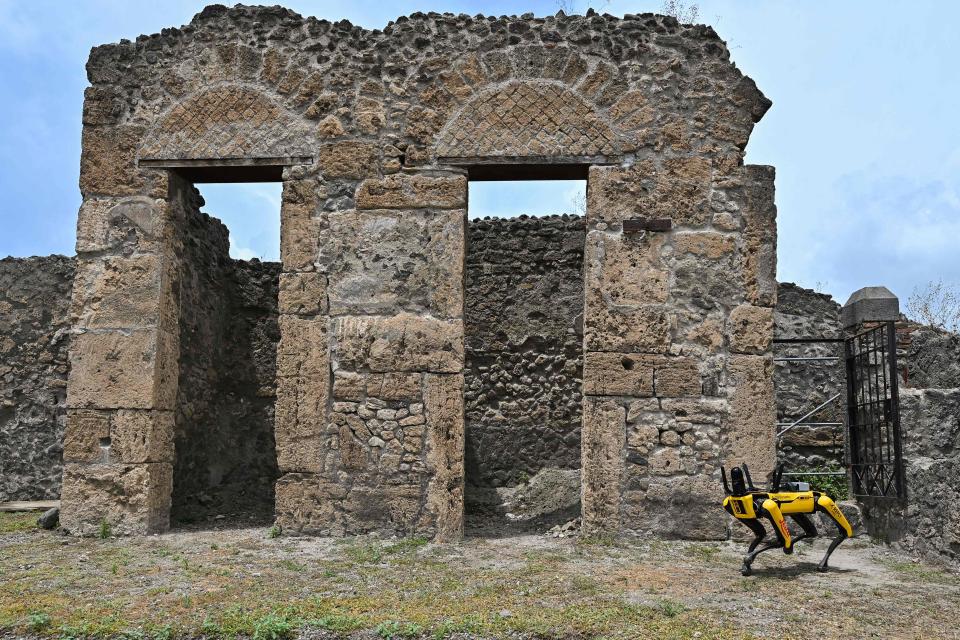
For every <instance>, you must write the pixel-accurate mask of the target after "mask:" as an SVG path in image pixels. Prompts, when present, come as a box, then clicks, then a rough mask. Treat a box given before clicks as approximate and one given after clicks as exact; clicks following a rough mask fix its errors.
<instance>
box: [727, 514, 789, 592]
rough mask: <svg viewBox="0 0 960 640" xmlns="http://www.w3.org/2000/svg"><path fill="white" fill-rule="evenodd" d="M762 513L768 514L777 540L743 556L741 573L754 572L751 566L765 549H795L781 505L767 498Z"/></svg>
mask: <svg viewBox="0 0 960 640" xmlns="http://www.w3.org/2000/svg"><path fill="white" fill-rule="evenodd" d="M760 514H762V515H764V516H766V517H767V518H768V519H769V520H770V524H772V525H773V532H774V533H775V534H777V540H776V542H771V543H770V544H768V545H765V546H763V547H760V548H759V549H756V550H755V551H751V552H750V553H748V554H747V555H746V556H744V558H743V566H742V567H740V573H741V575H745V576H749V575H750V574H751V573H752V569H751V568H750V566H751V565H752V564H753V561H754V560H755V559H756V558H757V556H758V555H760V554H761V553H763V552H764V551H770V550H771V549H783V550H784V552H785V553H790V552H791V551H792V550H793V546H792V545H791V540H790V531H789V530H788V529H787V523H786V522H784V521H783V514H781V513H780V507H778V506H777V503H776V502H774V501H773V500H769V499H767V500H765V501H764V503H763V505H762V506H761V507H760Z"/></svg>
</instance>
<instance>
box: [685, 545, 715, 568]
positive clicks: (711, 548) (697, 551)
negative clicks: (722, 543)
mask: <svg viewBox="0 0 960 640" xmlns="http://www.w3.org/2000/svg"><path fill="white" fill-rule="evenodd" d="M688 551H689V553H690V555H692V556H694V557H695V558H697V559H698V560H702V561H703V562H707V563H712V562H715V561H716V560H717V558H718V556H719V555H720V547H717V546H715V545H712V544H694V545H690V547H689V548H688Z"/></svg>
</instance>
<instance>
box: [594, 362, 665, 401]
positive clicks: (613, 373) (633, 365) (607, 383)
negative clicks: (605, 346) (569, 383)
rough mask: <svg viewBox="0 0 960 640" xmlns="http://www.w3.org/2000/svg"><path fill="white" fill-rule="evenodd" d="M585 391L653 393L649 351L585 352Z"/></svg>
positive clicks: (601, 394)
mask: <svg viewBox="0 0 960 640" xmlns="http://www.w3.org/2000/svg"><path fill="white" fill-rule="evenodd" d="M583 393H584V394H585V395H591V396H632V397H635V398H643V397H648V396H652V395H653V362H652V361H651V360H650V357H649V355H646V354H638V353H612V352H606V351H600V352H597V351H588V352H587V353H585V354H583Z"/></svg>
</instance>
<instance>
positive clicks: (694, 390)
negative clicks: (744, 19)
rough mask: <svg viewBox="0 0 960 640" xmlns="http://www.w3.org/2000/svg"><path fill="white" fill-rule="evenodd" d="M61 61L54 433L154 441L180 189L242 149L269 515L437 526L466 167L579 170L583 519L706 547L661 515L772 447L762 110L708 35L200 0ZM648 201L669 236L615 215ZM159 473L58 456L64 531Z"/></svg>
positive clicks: (458, 340) (444, 520) (709, 494)
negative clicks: (261, 351) (66, 280)
mask: <svg viewBox="0 0 960 640" xmlns="http://www.w3.org/2000/svg"><path fill="white" fill-rule="evenodd" d="M87 70H88V77H89V80H90V83H91V86H90V87H89V88H88V89H87V91H86V96H85V98H86V99H85V103H84V116H83V117H84V131H83V154H82V157H81V168H80V169H81V171H80V188H81V191H82V194H83V197H84V202H83V205H82V207H81V210H80V215H79V218H80V219H79V225H78V252H79V253H80V254H81V257H82V260H81V262H82V263H83V265H84V273H85V276H84V278H87V277H89V278H92V279H93V281H92V284H91V286H85V287H83V288H82V289H81V290H80V292H79V293H75V296H77V300H78V306H79V308H80V309H81V311H82V312H83V313H81V321H80V323H79V324H78V326H77V329H78V333H77V339H76V340H75V341H74V345H73V347H72V351H71V354H72V355H71V360H72V369H71V374H70V379H69V382H68V405H69V407H70V410H71V411H72V412H73V415H74V416H75V419H74V420H73V421H71V420H70V418H69V415H68V424H67V432H68V438H67V439H68V441H69V440H70V439H71V436H76V437H77V438H78V439H79V438H87V439H88V441H89V442H92V441H93V436H92V435H91V434H102V433H104V431H105V430H106V431H108V432H110V429H112V428H113V427H112V426H111V425H112V422H111V421H112V420H114V418H117V419H119V421H120V422H119V424H121V425H126V424H128V421H127V420H126V418H127V417H129V416H127V415H126V413H123V412H129V411H135V412H139V413H137V414H136V415H137V418H138V420H142V424H144V425H150V426H149V429H148V430H151V429H152V431H151V433H154V434H156V436H157V438H158V439H159V440H162V439H163V438H165V437H166V435H165V434H167V435H168V434H170V433H172V427H171V421H170V416H171V415H172V412H173V411H174V410H175V405H176V397H177V386H178V384H177V383H178V381H179V375H178V372H177V369H178V367H179V363H180V358H181V345H180V344H179V332H178V330H177V327H179V325H180V318H179V314H180V311H181V310H180V309H179V308H178V307H177V306H176V305H175V304H174V303H173V302H172V298H171V295H170V292H171V291H175V290H177V287H178V286H179V284H178V278H180V277H181V271H180V269H179V265H178V263H177V261H178V259H179V258H178V256H179V255H181V253H180V251H181V250H180V244H181V243H182V237H181V236H180V235H179V234H178V231H177V230H178V228H180V227H181V226H182V225H183V224H185V223H184V216H185V213H184V211H185V205H184V201H183V198H184V194H185V193H186V192H187V186H189V185H188V184H186V183H188V181H189V180H190V179H194V178H196V176H198V175H200V174H203V172H205V171H206V172H215V173H216V177H217V178H218V179H236V180H240V179H248V178H250V177H251V175H252V173H255V172H256V171H257V170H258V168H259V169H260V170H262V171H265V172H267V173H268V174H269V176H270V177H271V178H272V179H282V180H283V198H282V205H281V259H282V269H283V272H282V274H281V278H280V319H279V326H280V334H281V339H280V345H279V349H278V362H277V409H276V428H275V438H276V442H277V455H278V465H279V468H280V472H281V474H282V475H281V478H280V480H278V483H277V487H276V492H277V494H276V495H277V498H276V510H277V519H278V522H279V523H280V524H281V525H283V527H284V528H286V529H292V530H301V531H314V532H328V533H343V532H347V531H365V530H369V529H388V530H393V531H399V532H412V531H417V532H420V533H424V534H428V535H435V536H437V537H439V538H441V539H443V538H452V537H456V536H458V535H460V532H461V531H462V526H463V486H464V485H463V483H464V469H463V465H464V453H463V449H464V406H463V393H462V390H463V384H464V382H463V372H464V318H463V289H464V287H463V281H464V257H465V235H466V212H465V209H466V205H467V180H468V178H469V177H470V176H471V175H474V176H476V175H477V172H480V171H483V170H485V169H486V170H489V169H490V167H491V166H494V168H498V170H501V171H512V170H516V166H517V165H521V164H522V165H523V166H524V167H526V168H527V169H530V168H533V169H535V170H537V169H538V168H539V170H544V171H547V170H549V169H550V168H551V166H552V165H563V166H564V167H565V168H566V170H568V171H569V170H570V169H571V168H572V169H573V170H578V171H582V172H583V173H586V174H588V175H587V177H588V182H589V186H588V201H587V212H586V225H587V231H586V240H585V243H584V278H585V280H584V285H585V289H584V297H585V306H584V321H583V326H584V396H585V399H584V414H583V415H584V418H583V430H582V433H581V440H582V443H583V446H582V457H581V461H582V465H581V467H582V474H583V478H584V485H583V486H584V488H583V504H584V523H585V526H586V527H587V528H588V529H592V530H598V529H606V530H631V531H638V532H655V533H662V534H665V535H678V534H681V533H682V534H683V535H693V536H698V537H721V536H723V535H725V534H726V526H727V523H726V520H724V519H723V518H722V517H721V516H722V514H721V516H718V517H717V518H712V519H710V520H709V521H708V522H699V523H695V524H696V526H694V527H690V526H688V524H689V523H685V522H681V521H682V520H683V519H684V518H689V517H690V514H697V513H704V512H705V510H706V509H707V508H708V505H709V508H711V509H712V508H713V507H714V506H715V502H716V500H717V498H718V491H719V490H718V489H717V487H718V486H719V485H718V483H717V482H716V480H717V474H718V466H719V462H721V461H723V460H725V459H726V458H727V457H728V456H731V455H734V456H736V457H737V458H738V459H741V460H747V461H749V462H751V463H753V464H754V466H755V467H756V468H757V469H758V470H762V469H764V468H766V467H769V466H771V465H772V462H773V446H772V439H771V438H770V429H769V425H770V423H771V422H773V420H774V405H773V389H772V364H771V347H770V336H771V334H772V307H773V305H774V302H775V297H776V290H775V282H774V271H775V262H776V259H775V248H776V241H775V234H776V224H775V215H776V209H775V206H774V203H773V179H774V175H773V170H772V169H771V168H769V167H753V166H744V165H743V152H744V148H745V147H746V144H747V141H748V139H749V136H750V133H751V131H752V128H753V124H754V123H755V122H757V121H758V120H759V119H760V118H761V117H762V116H763V114H764V112H765V111H766V110H767V108H769V106H770V102H769V100H767V99H766V98H765V97H764V96H763V95H762V94H761V93H760V92H759V90H758V89H757V88H756V86H755V84H754V83H753V81H751V80H750V79H749V78H747V77H745V76H743V74H742V73H741V72H740V71H739V70H738V69H737V68H736V66H735V65H733V64H732V63H731V62H730V58H729V52H728V51H727V49H726V46H725V44H724V43H723V41H722V40H720V38H719V37H718V36H717V35H716V33H714V32H713V30H712V29H710V28H709V27H706V26H702V25H700V26H694V25H681V24H678V23H677V22H676V20H674V19H672V18H668V17H663V16H654V15H651V14H644V15H627V16H624V17H623V18H616V17H613V16H608V15H598V14H596V13H595V12H589V14H588V15H586V16H566V15H564V14H562V13H558V14H557V15H556V16H548V17H544V18H536V17H533V16H530V15H525V16H521V17H500V18H496V17H490V18H484V17H482V16H474V17H471V16H466V15H453V14H435V13H432V14H421V13H417V14H414V15H412V16H409V17H403V18H399V19H397V20H396V21H395V22H392V23H390V24H389V25H387V26H386V27H385V28H384V29H382V30H375V31H368V30H364V29H361V28H359V27H355V26H353V25H351V24H349V23H348V22H345V21H340V22H336V23H331V22H328V21H324V20H316V19H313V18H302V17H300V16H298V15H297V14H295V13H293V12H291V11H287V10H285V9H282V8H279V7H271V8H264V7H235V8H233V9H228V8H226V7H222V6H212V7H208V8H207V9H205V10H204V11H203V12H202V13H200V14H199V15H197V16H196V17H195V19H194V20H193V21H192V22H191V24H189V25H187V26H185V27H183V28H181V29H166V30H164V31H163V32H161V33H159V34H155V35H152V36H144V37H141V38H138V39H136V41H124V42H121V43H119V44H114V45H106V46H101V47H97V48H95V49H94V50H93V51H92V52H91V56H90V60H89V62H88V65H87ZM650 217H657V218H659V217H663V218H671V220H672V224H671V228H670V230H669V231H649V232H641V233H630V232H625V231H624V229H625V225H624V221H625V220H627V219H634V218H650ZM661 228H662V227H661ZM135 272H136V273H138V277H136V278H130V277H129V276H130V274H132V273H135ZM140 294H143V295H142V296H141V295H140ZM104 298H106V299H109V300H110V301H117V300H121V299H122V300H125V301H128V304H127V305H126V306H124V307H120V306H118V305H108V306H107V307H104V305H102V304H101V303H100V300H101V299H104ZM131 311H135V313H134V312H131ZM108 319H109V322H107V320H108ZM625 372H626V373H625ZM121 378H122V379H123V380H124V381H125V384H123V385H122V386H121V385H118V384H117V383H116V382H115V380H117V379H121ZM624 378H626V381H624ZM361 407H362V410H361ZM381 412H383V414H382V415H381ZM419 412H422V413H419ZM371 413H372V415H371ZM115 414H116V415H115ZM399 415H404V416H405V417H403V418H398V416H399ZM421 415H422V418H421V417H419V416H421ZM404 420H406V421H407V423H406V424H401V422H402V421H404ZM421 420H422V423H421V422H420V421H421ZM394 423H396V424H394ZM121 431H122V429H121ZM112 441H113V440H112V439H111V442H112ZM112 446H113V445H111V447H112ZM171 465H172V459H171V457H170V454H169V452H168V451H167V450H166V449H164V450H163V451H162V452H161V453H158V452H153V453H151V454H150V455H147V456H133V457H129V456H128V457H127V458H126V459H123V457H122V456H121V459H120V460H113V461H111V462H109V463H104V462H98V461H97V460H95V459H92V458H84V457H83V456H78V458H77V459H76V460H75V461H73V462H70V463H69V464H68V465H67V467H66V469H65V486H64V496H65V497H64V503H65V506H64V520H65V522H67V523H69V524H70V525H71V526H72V527H73V528H74V529H76V530H78V531H84V530H89V529H90V528H91V527H94V526H95V525H96V523H97V522H98V521H99V520H100V518H101V517H107V518H108V519H112V520H118V521H120V522H122V523H123V527H122V528H123V529H124V530H126V531H130V532H137V531H152V530H160V529H163V528H164V527H165V526H166V521H165V520H164V517H163V513H164V510H165V508H166V507H168V506H169V499H168V498H164V496H165V495H168V494H169V491H170V486H171V485H172V483H171V476H172V467H171ZM701 502H702V504H701ZM80 505H87V506H86V507H81V506H80ZM90 505H93V507H96V508H93V507H91V506H90ZM701 507H702V508H701ZM714 511H715V509H714ZM95 514H96V520H94V519H93V518H94V516H95ZM104 514H105V515H104Z"/></svg>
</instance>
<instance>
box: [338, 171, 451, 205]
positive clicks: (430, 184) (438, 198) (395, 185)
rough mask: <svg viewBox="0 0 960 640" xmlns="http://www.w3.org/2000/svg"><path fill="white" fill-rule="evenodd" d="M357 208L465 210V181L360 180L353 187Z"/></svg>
mask: <svg viewBox="0 0 960 640" xmlns="http://www.w3.org/2000/svg"><path fill="white" fill-rule="evenodd" d="M356 200H357V208H358V209H465V208H466V206H467V178H466V176H462V175H439V176H430V175H425V174H420V173H416V174H412V175H410V174H393V175H389V176H385V177H383V178H371V179H368V180H364V181H363V182H361V183H360V186H359V187H357V197H356Z"/></svg>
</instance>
